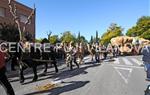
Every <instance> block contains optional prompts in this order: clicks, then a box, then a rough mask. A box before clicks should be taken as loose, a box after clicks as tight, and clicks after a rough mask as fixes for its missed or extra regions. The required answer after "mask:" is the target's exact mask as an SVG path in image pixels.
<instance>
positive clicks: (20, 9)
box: [0, 0, 36, 39]
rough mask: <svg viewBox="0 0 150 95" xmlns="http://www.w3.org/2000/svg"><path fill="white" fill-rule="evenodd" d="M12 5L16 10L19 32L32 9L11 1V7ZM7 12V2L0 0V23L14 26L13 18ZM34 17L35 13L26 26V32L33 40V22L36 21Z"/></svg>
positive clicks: (6, 0)
mask: <svg viewBox="0 0 150 95" xmlns="http://www.w3.org/2000/svg"><path fill="white" fill-rule="evenodd" d="M14 4H15V5H16V9H17V11H16V13H17V16H18V18H19V21H20V25H21V30H23V26H24V25H25V22H26V21H27V19H28V16H29V15H30V13H31V12H32V10H33V9H32V8H30V7H28V6H25V5H23V4H21V3H19V2H17V1H15V0H13V3H12V6H13V5H14ZM9 10H10V9H9V6H8V0H0V23H7V24H9V23H11V24H15V22H14V20H13V16H12V15H11V13H10V11H9ZM35 11H36V10H35ZM35 17H36V12H35V13H34V15H33V16H32V18H31V20H30V22H29V24H28V25H26V32H28V33H30V34H31V35H32V37H33V39H35V21H36V20H35V19H36V18H35Z"/></svg>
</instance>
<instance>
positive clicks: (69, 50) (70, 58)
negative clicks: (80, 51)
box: [64, 42, 79, 70]
mask: <svg viewBox="0 0 150 95" xmlns="http://www.w3.org/2000/svg"><path fill="white" fill-rule="evenodd" d="M64 49H65V52H66V63H67V66H68V67H70V70H72V69H73V65H72V62H74V63H75V64H76V65H77V67H78V68H79V64H78V63H77V62H76V56H75V55H76V50H73V49H74V47H73V43H72V42H70V43H69V44H68V46H67V47H66V48H64Z"/></svg>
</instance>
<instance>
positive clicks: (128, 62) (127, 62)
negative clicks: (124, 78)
mask: <svg viewBox="0 0 150 95" xmlns="http://www.w3.org/2000/svg"><path fill="white" fill-rule="evenodd" d="M122 60H123V61H124V63H125V64H126V65H133V64H132V63H131V62H130V61H129V60H128V59H126V58H122Z"/></svg>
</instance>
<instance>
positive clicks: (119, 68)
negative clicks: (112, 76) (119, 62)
mask: <svg viewBox="0 0 150 95" xmlns="http://www.w3.org/2000/svg"><path fill="white" fill-rule="evenodd" d="M114 68H115V70H116V71H117V72H118V74H119V75H120V76H121V78H122V79H123V80H124V81H125V83H126V84H128V78H129V77H130V75H131V73H132V68H122V67H114ZM119 70H126V71H129V73H128V76H127V78H125V77H124V76H123V75H122V73H121V72H120V71H119Z"/></svg>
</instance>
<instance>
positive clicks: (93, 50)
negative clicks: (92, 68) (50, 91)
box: [0, 42, 150, 95]
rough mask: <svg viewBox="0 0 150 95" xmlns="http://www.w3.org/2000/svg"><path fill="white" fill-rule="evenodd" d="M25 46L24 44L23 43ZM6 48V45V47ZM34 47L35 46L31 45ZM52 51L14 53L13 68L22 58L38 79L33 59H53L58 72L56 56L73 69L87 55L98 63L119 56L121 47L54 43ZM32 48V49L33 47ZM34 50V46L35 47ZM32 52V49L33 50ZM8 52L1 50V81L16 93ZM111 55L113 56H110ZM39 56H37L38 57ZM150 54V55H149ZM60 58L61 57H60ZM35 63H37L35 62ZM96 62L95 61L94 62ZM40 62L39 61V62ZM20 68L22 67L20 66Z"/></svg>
mask: <svg viewBox="0 0 150 95" xmlns="http://www.w3.org/2000/svg"><path fill="white" fill-rule="evenodd" d="M22 46H23V45H22ZM4 48H5V47H4ZM31 48H33V47H31ZM50 49H51V50H50V51H51V53H45V52H42V53H41V54H40V53H38V52H36V53H33V54H32V53H30V56H28V55H27V56H28V57H27V58H23V57H22V54H19V53H18V52H16V53H14V54H13V56H12V58H11V60H12V65H11V67H12V70H15V68H14V64H16V63H18V60H19V61H20V59H21V58H23V59H22V62H24V63H27V64H28V65H29V66H31V67H32V68H33V71H34V74H35V76H34V78H33V80H34V79H35V80H37V72H36V66H37V65H36V64H37V63H36V61H33V60H32V58H33V59H36V58H37V57H38V58H37V59H41V56H40V55H42V59H41V60H50V59H51V60H53V61H52V63H53V64H54V66H55V69H56V72H58V68H57V65H56V63H57V62H56V57H57V56H60V57H61V58H62V59H64V60H65V63H66V65H67V66H68V67H69V68H70V70H72V69H73V64H75V65H76V66H77V68H79V67H80V64H83V63H84V60H83V59H84V57H85V56H86V55H90V56H91V61H94V60H95V61H96V63H101V61H103V60H105V59H107V58H112V57H117V56H119V55H120V51H119V47H118V46H112V45H111V44H108V45H107V46H105V45H101V44H99V43H92V44H88V43H82V42H78V43H73V42H70V43H61V44H60V45H58V46H57V45H53V46H52V47H51V48H50ZM31 50H32V49H31ZM33 50H34V48H33ZM147 50H149V51H150V47H146V49H145V48H143V49H142V54H143V61H144V64H145V66H146V71H147V78H148V79H149V80H150V65H149V62H150V60H149V59H150V53H149V52H147ZM31 52H32V51H31ZM6 54H7V53H6V52H1V51H0V83H1V84H2V86H4V88H5V89H6V92H7V94H8V95H14V91H13V88H12V86H11V84H10V83H9V81H8V79H7V76H6V75H5V72H6V69H5V58H6ZM109 55H111V56H109ZM36 56H37V57H36ZM148 56H149V57H148ZM58 58H59V57H58ZM40 62H42V63H44V64H45V67H46V69H45V70H44V72H46V71H47V68H48V64H47V61H40ZM34 63H35V64H34ZM93 63H94V62H93ZM38 64H39V63H38ZM19 68H20V67H19ZM22 70H24V68H22V69H21V71H20V74H21V76H20V77H21V81H24V77H23V71H22Z"/></svg>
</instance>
